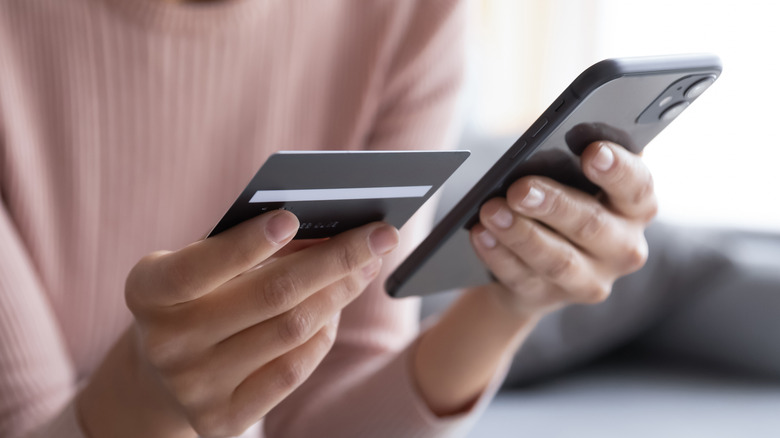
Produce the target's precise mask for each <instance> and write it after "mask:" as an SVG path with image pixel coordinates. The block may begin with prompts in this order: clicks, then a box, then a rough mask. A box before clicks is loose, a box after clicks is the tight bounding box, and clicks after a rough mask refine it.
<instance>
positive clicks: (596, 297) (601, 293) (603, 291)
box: [583, 283, 612, 304]
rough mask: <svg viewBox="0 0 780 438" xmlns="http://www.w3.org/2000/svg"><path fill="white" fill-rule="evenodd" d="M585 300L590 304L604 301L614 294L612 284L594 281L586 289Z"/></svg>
mask: <svg viewBox="0 0 780 438" xmlns="http://www.w3.org/2000/svg"><path fill="white" fill-rule="evenodd" d="M583 292H584V297H583V301H584V302H585V303H588V304H597V303H602V302H604V301H606V300H607V298H609V296H610V295H611V294H612V286H611V285H605V284H601V283H594V284H592V285H591V286H590V287H588V288H587V289H585V290H584V291H583Z"/></svg>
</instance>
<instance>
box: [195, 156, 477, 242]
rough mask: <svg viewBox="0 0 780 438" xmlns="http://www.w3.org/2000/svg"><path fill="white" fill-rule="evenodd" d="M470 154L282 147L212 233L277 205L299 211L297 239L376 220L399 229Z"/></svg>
mask: <svg viewBox="0 0 780 438" xmlns="http://www.w3.org/2000/svg"><path fill="white" fill-rule="evenodd" d="M469 154H470V153H469V152H468V151H317V152H303V151H302V152H297V151H296V152H289V151H285V152H278V153H276V154H273V155H272V156H271V157H270V158H268V160H267V161H266V162H265V164H263V166H262V167H261V168H260V170H258V171H257V173H256V174H255V176H254V177H253V178H252V181H250V182H249V184H248V185H247V187H246V188H245V189H244V191H243V192H242V193H241V195H240V196H239V197H238V199H236V201H235V202H234V203H233V205H232V206H231V207H230V209H228V211H227V213H225V215H224V216H223V217H222V219H221V220H220V221H219V223H218V224H217V226H216V227H214V229H213V230H212V231H211V233H209V237H211V236H214V235H216V234H219V233H221V232H222V231H225V230H227V229H228V228H230V227H232V226H234V225H237V224H239V223H241V222H243V221H245V220H247V219H250V218H252V217H255V216H258V215H260V214H263V213H265V212H267V211H271V210H277V209H285V210H289V211H291V212H292V213H294V214H295V215H296V216H297V217H298V220H299V221H300V223H301V226H300V229H299V230H298V234H297V235H296V236H295V238H296V239H317V238H323V237H331V236H333V235H336V234H338V233H341V232H342V231H346V230H348V229H350V228H354V227H358V226H361V225H364V224H367V223H370V222H373V221H385V222H387V223H389V224H391V225H393V226H395V227H396V228H401V226H402V225H403V224H404V223H406V221H407V220H409V218H410V217H411V216H412V215H413V214H414V212H415V211H417V209H419V208H420V207H421V206H422V205H423V204H424V203H425V201H427V200H428V199H429V198H430V197H431V196H432V195H433V194H434V193H435V192H436V191H437V190H438V189H439V187H441V185H442V184H444V182H445V181H446V180H447V178H449V177H450V175H452V173H453V172H455V170H456V169H457V168H458V167H459V166H460V165H461V164H462V163H463V162H464V161H465V160H466V158H468V156H469Z"/></svg>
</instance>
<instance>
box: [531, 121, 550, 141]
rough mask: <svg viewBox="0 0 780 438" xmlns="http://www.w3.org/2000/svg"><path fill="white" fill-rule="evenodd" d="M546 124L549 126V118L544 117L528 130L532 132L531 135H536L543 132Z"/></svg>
mask: <svg viewBox="0 0 780 438" xmlns="http://www.w3.org/2000/svg"><path fill="white" fill-rule="evenodd" d="M545 126H547V118H546V117H542V118H541V119H539V120H537V121H536V123H534V124H533V125H531V127H530V128H528V132H529V133H530V134H531V137H536V135H537V134H539V133H540V132H542V129H544V127H545Z"/></svg>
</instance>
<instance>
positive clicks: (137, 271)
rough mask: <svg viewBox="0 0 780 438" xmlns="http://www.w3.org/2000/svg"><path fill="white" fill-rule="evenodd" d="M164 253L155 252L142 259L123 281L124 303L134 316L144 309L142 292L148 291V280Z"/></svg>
mask: <svg viewBox="0 0 780 438" xmlns="http://www.w3.org/2000/svg"><path fill="white" fill-rule="evenodd" d="M164 254H165V252H164V251H156V252H153V253H150V254H147V255H145V256H144V257H142V258H141V259H140V260H138V262H137V263H136V264H135V265H134V266H133V268H132V269H131V270H130V273H128V274H127V279H126V280H125V302H126V304H127V307H128V308H129V309H130V311H131V312H133V313H134V314H135V313H136V312H137V311H138V310H140V309H142V308H143V307H144V296H143V294H142V292H143V291H148V290H149V280H150V279H151V278H153V277H152V274H153V273H154V269H155V267H156V266H157V263H159V260H160V258H161V257H162V256H163V255H164Z"/></svg>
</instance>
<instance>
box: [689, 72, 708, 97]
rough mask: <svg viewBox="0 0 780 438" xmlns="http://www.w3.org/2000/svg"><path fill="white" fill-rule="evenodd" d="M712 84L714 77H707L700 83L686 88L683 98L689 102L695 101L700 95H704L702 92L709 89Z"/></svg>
mask: <svg viewBox="0 0 780 438" xmlns="http://www.w3.org/2000/svg"><path fill="white" fill-rule="evenodd" d="M713 82H715V77H714V76H709V77H706V78H704V79H702V80H700V81H697V82H696V83H694V84H693V85H691V86H690V87H688V89H687V90H685V98H686V99H691V100H693V99H696V98H697V97H699V96H701V93H704V90H706V89H707V88H709V87H710V85H712V83H713Z"/></svg>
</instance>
